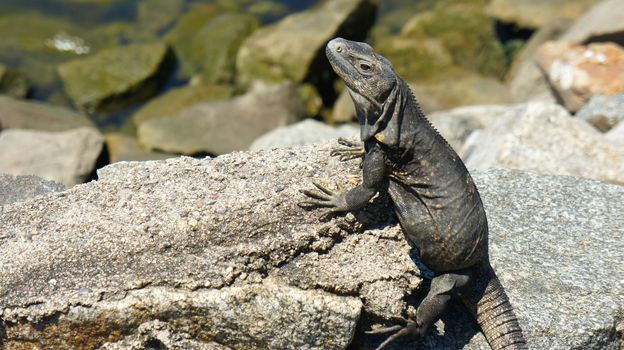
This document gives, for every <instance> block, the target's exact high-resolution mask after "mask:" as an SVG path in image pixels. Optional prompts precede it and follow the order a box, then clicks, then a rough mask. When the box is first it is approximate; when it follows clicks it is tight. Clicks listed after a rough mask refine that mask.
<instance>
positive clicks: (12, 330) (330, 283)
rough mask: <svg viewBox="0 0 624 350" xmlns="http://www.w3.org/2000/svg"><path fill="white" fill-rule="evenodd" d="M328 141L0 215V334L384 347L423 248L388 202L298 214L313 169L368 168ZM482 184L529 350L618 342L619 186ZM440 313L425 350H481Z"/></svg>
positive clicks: (180, 169) (174, 167) (122, 341)
mask: <svg viewBox="0 0 624 350" xmlns="http://www.w3.org/2000/svg"><path fill="white" fill-rule="evenodd" d="M334 145H335V144H334V143H327V144H322V145H316V146H309V147H302V148H298V149H296V150H292V149H291V150H288V149H277V150H274V151H271V152H265V151H261V152H256V153H241V152H237V153H232V154H228V155H224V156H220V157H217V158H212V159H210V158H208V159H203V160H198V159H192V158H187V157H181V158H176V159H170V160H166V161H155V162H126V163H117V164H115V165H111V166H108V167H106V168H103V169H101V171H100V172H99V175H100V179H99V180H98V181H97V182H90V183H88V184H85V185H81V186H76V187H74V188H72V189H69V190H67V191H65V192H62V193H58V194H50V195H48V196H45V197H39V198H35V199H33V200H31V201H28V202H24V203H16V204H12V205H8V206H4V207H2V212H0V218H1V220H0V232H2V235H0V248H2V251H3V254H2V255H0V263H1V264H2V266H3V270H2V273H0V327H1V328H2V330H3V332H1V333H0V341H3V342H4V344H8V345H7V346H9V347H18V346H24V345H26V344H28V345H30V344H32V343H31V340H34V339H36V341H37V343H39V344H42V346H43V347H56V348H68V347H71V348H75V349H82V348H97V347H99V346H101V345H103V344H105V343H108V344H106V345H105V346H104V348H105V349H109V350H112V349H123V348H124V347H123V346H124V345H131V344H139V345H137V346H141V345H140V344H159V342H161V343H162V344H171V345H170V346H172V347H173V346H174V345H177V346H182V345H183V344H192V346H193V347H195V346H196V348H199V349H202V348H204V349H223V348H224V346H225V347H229V348H233V349H242V348H263V349H290V348H302V347H304V348H310V349H315V348H330V349H333V348H345V347H346V346H347V345H346V344H348V343H349V342H350V341H351V338H350V337H351V335H353V330H355V335H354V338H353V342H352V343H351V345H350V348H352V349H366V348H371V347H372V346H375V345H378V344H379V342H380V341H381V340H382V339H383V338H382V337H373V336H367V335H365V334H364V333H363V331H365V330H367V329H369V328H370V326H371V323H372V322H379V321H381V320H391V319H395V317H396V316H397V315H401V314H403V315H404V314H405V313H406V312H407V309H410V308H411V307H413V306H416V305H417V303H418V301H417V300H418V299H417V298H416V299H411V298H408V296H409V295H411V294H414V292H415V291H417V290H419V289H420V278H419V271H418V269H417V268H416V267H415V264H414V262H413V261H412V260H411V259H412V258H416V257H415V256H414V255H412V256H410V248H409V246H408V245H407V243H406V242H405V241H404V239H403V237H402V234H401V232H400V229H399V228H398V226H397V225H396V223H395V222H394V219H392V217H391V215H389V211H390V210H389V208H388V206H387V203H385V201H384V199H383V196H382V197H380V198H379V199H378V200H375V201H374V202H373V204H372V205H371V206H369V207H368V208H367V209H366V210H364V211H358V212H354V213H352V214H347V215H345V216H337V217H329V218H327V217H326V216H325V215H324V212H323V211H322V210H313V211H306V210H303V209H302V208H300V207H298V206H297V204H296V203H297V201H298V200H299V199H301V198H302V195H301V194H300V193H299V192H298V191H299V190H301V189H303V188H309V186H310V182H309V181H311V180H312V179H317V180H321V181H325V182H329V183H330V184H332V183H338V184H341V185H343V186H352V184H353V183H354V182H355V181H354V179H355V178H357V177H359V173H360V169H359V168H358V166H357V161H351V162H347V163H341V162H339V161H338V160H336V159H335V158H332V157H328V156H327V154H328V152H329V150H330V148H331V147H332V146H334ZM475 181H476V183H477V185H478V186H479V189H480V192H481V194H482V197H483V200H484V204H485V207H486V211H487V213H488V218H489V222H490V228H491V230H490V231H491V232H490V239H491V244H490V249H491V258H492V264H493V265H494V267H495V269H496V270H497V272H498V274H499V276H500V278H501V280H502V283H503V285H505V287H506V289H507V293H508V294H509V297H510V298H511V301H512V303H513V304H514V306H515V308H516V313H517V314H518V316H519V318H520V321H521V324H522V326H523V328H524V330H525V332H526V336H527V339H528V341H529V346H530V348H531V349H576V348H589V349H614V350H615V349H617V346H618V342H619V341H621V339H620V338H618V337H621V333H617V332H618V330H619V329H621V327H622V319H621V317H620V315H621V312H622V307H623V306H622V305H623V303H624V300H623V295H624V286H623V285H622V281H623V280H624V278H623V277H624V271H623V268H622V264H621V263H620V262H621V261H622V259H623V258H624V256H623V254H624V246H623V244H624V243H623V242H622V240H621V237H622V227H624V222H623V220H624V218H623V217H622V216H621V215H619V214H620V213H621V212H622V210H624V202H623V201H622V198H624V187H622V186H616V185H609V184H605V183H602V182H598V181H592V180H587V179H581V178H573V177H561V176H542V175H537V174H529V173H524V172H520V171H512V170H503V169H499V170H488V171H485V172H480V173H476V174H475ZM42 256H45V257H46V258H45V259H41V257H42ZM293 313H294V314H296V315H297V316H293ZM360 315H361V316H360ZM578 315H583V317H578ZM443 321H444V322H440V323H438V324H437V327H435V328H436V329H434V330H433V331H432V334H431V335H429V336H427V337H426V338H425V339H424V340H423V341H422V342H421V344H420V345H421V348H423V349H457V348H458V346H460V347H464V348H465V349H487V344H486V343H485V339H484V338H483V336H482V335H481V334H480V333H478V328H477V327H476V326H475V323H474V321H472V320H471V319H470V317H469V316H468V315H467V313H466V312H465V310H463V309H461V308H460V307H459V306H457V305H456V306H454V307H453V308H452V309H451V310H450V311H449V313H448V314H447V315H445V316H444V317H443ZM386 322H388V324H392V321H386ZM356 326H357V327H356ZM570 329H573V330H574V331H570ZM77 342H80V343H77ZM406 343H407V342H406ZM406 343H404V345H405V346H406V347H408V348H413V347H414V346H416V344H406ZM78 344H80V345H78ZM399 345H400V344H399ZM115 346H116V347H115Z"/></svg>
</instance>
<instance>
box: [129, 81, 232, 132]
mask: <svg viewBox="0 0 624 350" xmlns="http://www.w3.org/2000/svg"><path fill="white" fill-rule="evenodd" d="M233 94H234V88H233V87H231V86H226V85H203V84H200V85H189V86H185V87H181V88H176V89H171V90H169V91H167V93H165V94H164V95H162V96H159V97H156V98H154V99H152V100H150V101H149V102H148V103H146V104H145V105H144V106H143V107H142V108H141V109H139V110H138V111H136V112H135V113H134V114H133V115H132V121H133V122H134V124H135V125H139V124H140V123H142V122H144V121H147V120H152V119H162V118H169V117H173V116H175V115H176V114H178V112H180V111H182V110H183V109H185V108H187V107H190V106H192V105H194V104H196V103H201V102H206V101H212V100H222V99H227V98H229V97H231V96H232V95H233Z"/></svg>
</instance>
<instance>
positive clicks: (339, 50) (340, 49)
mask: <svg viewBox="0 0 624 350" xmlns="http://www.w3.org/2000/svg"><path fill="white" fill-rule="evenodd" d="M336 52H338V53H340V52H342V46H340V45H338V46H336Z"/></svg>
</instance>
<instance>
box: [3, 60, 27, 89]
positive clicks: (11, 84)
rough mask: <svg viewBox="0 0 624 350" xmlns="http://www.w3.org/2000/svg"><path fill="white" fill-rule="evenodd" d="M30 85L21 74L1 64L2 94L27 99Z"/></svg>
mask: <svg viewBox="0 0 624 350" xmlns="http://www.w3.org/2000/svg"><path fill="white" fill-rule="evenodd" d="M28 91H30V84H28V81H27V80H26V77H24V76H23V75H22V74H21V73H19V72H18V71H15V70H13V69H9V68H8V67H7V66H5V65H3V64H2V63H0V94H6V95H10V96H13V97H26V95H28Z"/></svg>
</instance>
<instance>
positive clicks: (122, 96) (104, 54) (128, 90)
mask: <svg viewBox="0 0 624 350" xmlns="http://www.w3.org/2000/svg"><path fill="white" fill-rule="evenodd" d="M173 62H174V57H173V54H172V51H171V50H170V49H169V47H168V46H166V45H164V44H162V43H150V44H130V45H127V46H121V47H115V48H110V49H106V50H103V51H101V52H98V53H96V54H94V55H92V56H89V57H87V58H81V59H75V60H71V61H69V62H67V63H63V64H62V65H60V66H59V69H58V71H59V75H60V76H61V79H62V80H63V85H64V87H65V92H66V93H67V95H68V96H69V98H70V99H71V100H72V102H73V103H74V104H75V105H76V106H77V107H78V108H80V109H81V110H84V111H86V112H88V113H93V112H96V111H102V112H113V111H117V110H119V109H121V108H124V107H128V106H130V105H132V104H134V103H137V102H141V101H144V100H146V99H148V98H150V97H152V96H153V95H155V94H156V92H157V91H158V89H159V88H160V86H161V85H162V84H163V83H164V80H165V79H166V78H167V77H168V75H169V73H170V72H171V69H172V68H173Z"/></svg>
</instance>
